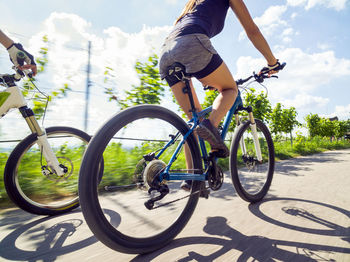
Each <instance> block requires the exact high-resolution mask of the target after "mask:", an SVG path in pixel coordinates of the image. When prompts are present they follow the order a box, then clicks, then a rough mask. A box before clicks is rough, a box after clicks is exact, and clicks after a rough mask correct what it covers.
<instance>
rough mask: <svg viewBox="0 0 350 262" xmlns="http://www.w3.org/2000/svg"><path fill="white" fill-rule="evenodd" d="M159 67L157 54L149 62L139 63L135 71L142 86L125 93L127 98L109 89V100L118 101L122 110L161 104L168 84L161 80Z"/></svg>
mask: <svg viewBox="0 0 350 262" xmlns="http://www.w3.org/2000/svg"><path fill="white" fill-rule="evenodd" d="M157 65H158V57H157V55H155V54H154V55H152V56H150V57H149V58H148V62H145V63H142V62H140V61H137V62H136V65H135V70H136V72H137V74H138V77H139V79H140V85H139V86H135V85H133V86H132V89H131V91H125V98H120V97H119V95H116V94H114V92H113V90H112V89H108V90H106V93H107V94H109V96H110V98H109V99H110V100H116V102H117V103H118V105H119V106H120V107H121V109H125V108H127V107H130V106H134V105H140V104H160V101H161V97H162V96H164V90H165V87H166V84H165V83H164V82H163V81H162V80H161V79H160V74H159V70H158V68H157Z"/></svg>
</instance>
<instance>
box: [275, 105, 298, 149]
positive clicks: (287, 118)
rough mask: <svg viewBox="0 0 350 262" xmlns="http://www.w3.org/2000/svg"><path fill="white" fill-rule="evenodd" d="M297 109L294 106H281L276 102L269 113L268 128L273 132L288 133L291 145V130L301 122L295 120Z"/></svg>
mask: <svg viewBox="0 0 350 262" xmlns="http://www.w3.org/2000/svg"><path fill="white" fill-rule="evenodd" d="M297 115H298V113H297V111H296V110H295V108H294V107H291V108H282V105H281V103H277V104H276V106H275V108H274V109H273V110H272V113H271V115H270V116H271V118H270V119H271V123H270V129H271V132H272V133H273V134H276V135H277V134H279V133H285V134H290V137H291V144H292V146H293V136H292V131H293V129H294V128H295V127H296V126H300V125H301V124H300V123H299V122H298V120H297Z"/></svg>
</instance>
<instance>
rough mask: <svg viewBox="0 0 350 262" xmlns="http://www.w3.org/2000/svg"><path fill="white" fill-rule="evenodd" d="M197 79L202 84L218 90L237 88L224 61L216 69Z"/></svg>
mask: <svg viewBox="0 0 350 262" xmlns="http://www.w3.org/2000/svg"><path fill="white" fill-rule="evenodd" d="M199 81H200V82H201V83H202V84H203V85H208V86H212V87H215V88H216V89H217V90H219V91H220V92H221V91H222V90H224V89H237V85H236V82H235V80H234V79H233V76H232V74H231V72H230V70H229V69H228V67H227V65H226V64H225V62H222V64H221V65H220V66H219V67H218V68H217V69H216V70H214V71H213V72H212V73H210V74H209V75H207V76H206V77H203V78H201V79H199Z"/></svg>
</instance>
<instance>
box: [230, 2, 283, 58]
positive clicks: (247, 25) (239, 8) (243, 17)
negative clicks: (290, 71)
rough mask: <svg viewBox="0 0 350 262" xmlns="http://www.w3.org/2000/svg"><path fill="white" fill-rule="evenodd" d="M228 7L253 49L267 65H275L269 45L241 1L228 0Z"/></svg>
mask: <svg viewBox="0 0 350 262" xmlns="http://www.w3.org/2000/svg"><path fill="white" fill-rule="evenodd" d="M230 6H231V8H232V10H233V12H234V13H235V14H236V16H237V18H238V20H239V21H240V23H241V24H242V26H243V28H244V30H245V32H246V33H247V36H248V38H249V40H250V41H251V42H252V43H253V45H254V46H255V48H256V49H257V50H258V51H259V52H260V53H261V54H262V55H263V56H264V57H265V59H266V61H267V64H268V65H274V64H276V63H277V59H276V58H275V56H274V55H273V54H272V51H271V49H270V46H269V44H268V43H267V41H266V39H265V38H264V36H263V35H262V33H261V32H260V29H259V28H258V26H257V25H256V24H255V22H254V20H253V18H252V17H251V15H250V13H249V11H248V9H247V7H246V5H245V4H244V2H243V0H230Z"/></svg>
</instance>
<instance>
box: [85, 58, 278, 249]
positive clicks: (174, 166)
mask: <svg viewBox="0 0 350 262" xmlns="http://www.w3.org/2000/svg"><path fill="white" fill-rule="evenodd" d="M284 66H285V64H282V65H281V68H279V69H280V70H281V69H283V67H284ZM174 72H176V73H177V74H178V77H181V79H182V81H184V82H185V84H186V86H185V87H184V89H183V91H184V92H185V93H187V94H188V96H189V99H190V102H191V104H192V112H193V119H191V120H190V121H189V122H187V123H186V122H185V121H184V120H183V119H182V118H181V117H179V116H178V115H177V114H175V113H174V112H172V111H170V110H169V109H167V108H165V107H161V106H156V105H141V106H135V107H131V108H128V109H126V110H123V111H121V112H120V113H118V114H116V115H114V116H113V117H112V118H111V119H110V120H108V121H107V122H106V123H105V124H104V125H103V126H102V127H101V128H100V129H99V131H98V132H97V133H96V134H95V135H94V136H93V139H92V141H91V142H90V144H89V146H88V149H87V151H86V153H85V155H84V159H83V162H82V165H81V170H80V172H81V174H83V175H81V176H80V177H79V197H80V203H81V208H82V211H83V214H84V217H85V220H86V222H87V224H88V225H89V227H90V229H91V230H92V232H93V233H94V234H95V236H96V237H97V238H98V239H99V240H100V241H101V242H103V243H104V244H105V245H107V246H108V247H110V248H112V249H114V250H117V251H120V252H125V253H147V252H150V251H153V250H156V249H159V248H161V247H162V246H164V245H166V244H167V243H168V242H169V241H170V240H172V239H173V238H174V237H175V236H176V235H177V234H178V233H179V232H180V231H181V230H182V229H183V228H184V226H185V225H186V224H187V222H188V221H189V219H190V217H191V216H192V214H193V211H194V209H195V207H196V205H197V202H198V199H199V197H204V198H208V195H209V191H210V190H214V191H216V190H219V189H220V188H221V186H222V184H223V181H224V177H225V175H224V172H223V170H222V169H221V168H220V166H219V165H218V159H217V157H216V156H215V152H211V153H208V151H207V147H208V145H207V144H206V142H205V141H203V140H202V139H201V138H200V137H198V138H197V137H196V136H195V135H194V132H193V131H194V130H195V128H196V127H197V126H198V124H199V123H200V121H201V120H202V119H203V118H205V117H206V115H207V114H208V113H210V111H211V107H209V108H206V109H204V110H203V111H201V112H196V110H195V107H194V102H193V98H192V94H191V89H190V85H189V78H188V77H186V76H185V74H184V73H183V72H184V71H182V70H181V68H180V69H179V68H177V67H176V65H175V66H174ZM268 77H269V76H268V73H266V74H260V75H258V74H255V73H253V75H251V76H250V77H248V78H246V79H240V80H238V81H237V85H238V86H242V85H243V84H244V83H246V82H248V81H250V80H252V81H257V82H259V83H261V82H263V81H264V79H265V78H268ZM240 113H243V117H242V116H241V117H240V116H239V114H240ZM241 115H242V114H241ZM233 118H234V119H235V123H236V128H235V132H234V135H233V137H232V143H231V150H230V156H229V163H230V173H231V178H232V182H233V185H234V187H235V189H236V192H237V193H238V194H239V196H240V197H241V198H242V199H244V200H246V201H249V202H252V203H253V202H257V201H259V200H261V199H262V198H263V197H264V196H265V195H266V193H267V191H268V190H269V187H270V185H271V181H272V177H273V173H274V163H275V161H274V146H273V141H272V139H271V135H270V132H269V130H268V128H267V127H266V125H265V124H264V123H263V122H262V121H260V120H258V119H255V118H254V116H253V109H252V107H251V106H243V102H242V98H241V93H240V92H239V94H238V96H237V99H236V101H235V103H234V105H233V106H232V108H231V109H230V111H229V112H228V113H227V115H226V117H225V119H224V122H223V126H222V128H221V136H222V138H223V139H225V138H226V136H227V134H228V133H229V132H228V130H229V127H230V123H231V120H232V119H233ZM185 147H187V148H188V150H186V154H187V155H186V157H187V159H188V158H189V159H191V160H192V161H190V162H191V163H192V165H191V166H186V161H185V152H184V151H185V150H184V148H185ZM102 157H103V159H104V173H103V177H102V180H100V179H99V175H98V163H99V162H100V160H101V159H102ZM184 180H191V185H192V187H191V190H190V192H186V191H184V190H182V189H181V188H180V185H181V182H183V181H184ZM110 211H114V212H115V213H114V214H115V216H111V212H110ZM112 214H113V213H112Z"/></svg>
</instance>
